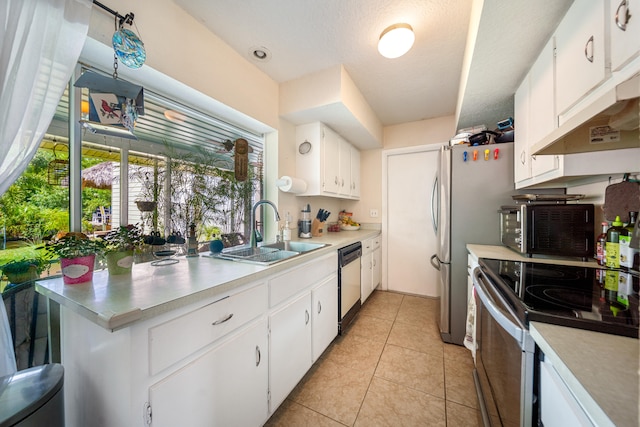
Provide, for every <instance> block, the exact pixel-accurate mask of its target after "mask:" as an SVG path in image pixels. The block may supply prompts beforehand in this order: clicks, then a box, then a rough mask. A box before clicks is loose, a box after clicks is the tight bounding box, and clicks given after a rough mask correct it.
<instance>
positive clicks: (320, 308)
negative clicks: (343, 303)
mask: <svg viewBox="0 0 640 427" xmlns="http://www.w3.org/2000/svg"><path fill="white" fill-rule="evenodd" d="M320 312H322V303H321V302H320V301H318V314H320Z"/></svg>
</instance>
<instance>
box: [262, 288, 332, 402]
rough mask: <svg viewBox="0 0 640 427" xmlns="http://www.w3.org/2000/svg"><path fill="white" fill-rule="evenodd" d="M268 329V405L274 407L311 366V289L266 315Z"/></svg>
mask: <svg viewBox="0 0 640 427" xmlns="http://www.w3.org/2000/svg"><path fill="white" fill-rule="evenodd" d="M336 319H337V314H336ZM269 330H270V333H269V337H270V338H269V378H270V379H271V381H270V383H269V388H270V391H271V405H270V409H271V411H273V410H274V409H275V408H277V407H278V406H279V405H280V404H281V403H282V402H283V401H284V399H285V398H286V397H287V395H288V394H289V393H291V391H292V390H293V388H294V387H295V386H296V384H297V383H298V381H300V380H301V379H302V377H303V376H304V374H305V373H306V372H307V371H308V370H309V368H310V367H311V293H310V292H307V293H305V294H303V295H302V296H300V297H298V298H297V299H295V300H293V301H292V302H291V303H289V304H287V305H286V306H284V307H283V308H281V309H280V310H278V311H275V312H274V313H273V314H272V315H271V316H269Z"/></svg>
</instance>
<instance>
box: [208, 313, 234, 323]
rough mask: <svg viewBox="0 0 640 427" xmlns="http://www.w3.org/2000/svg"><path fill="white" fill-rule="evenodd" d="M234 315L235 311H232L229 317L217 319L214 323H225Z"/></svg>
mask: <svg viewBox="0 0 640 427" xmlns="http://www.w3.org/2000/svg"><path fill="white" fill-rule="evenodd" d="M232 317H233V313H230V314H229V315H228V316H227V317H225V318H224V319H220V320H216V321H215V322H213V323H212V325H213V326H215V325H219V324H221V323H224V322H226V321H228V320H230V319H231V318H232Z"/></svg>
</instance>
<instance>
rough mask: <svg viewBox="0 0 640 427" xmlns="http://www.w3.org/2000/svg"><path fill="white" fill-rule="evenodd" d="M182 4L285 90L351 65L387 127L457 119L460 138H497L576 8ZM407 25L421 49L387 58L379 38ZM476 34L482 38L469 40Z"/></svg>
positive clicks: (193, 0) (513, 0)
mask: <svg viewBox="0 0 640 427" xmlns="http://www.w3.org/2000/svg"><path fill="white" fill-rule="evenodd" d="M174 1H175V3H176V4H177V5H179V6H180V7H182V8H183V9H184V10H186V11H187V13H189V14H191V15H192V16H194V17H196V19H198V20H200V21H201V22H203V24H204V25H205V26H207V27H208V28H209V29H210V30H211V31H212V32H213V33H214V34H216V35H217V36H218V37H220V38H221V39H223V40H224V41H225V42H226V43H227V44H228V45H230V46H231V47H232V48H233V49H235V50H236V51H237V52H238V53H239V54H241V55H243V56H244V57H245V58H248V59H249V60H253V59H251V55H250V52H252V51H253V49H254V48H256V47H261V46H263V47H266V48H267V49H268V50H269V51H270V52H271V58H270V60H269V61H267V62H258V61H254V63H255V64H256V66H257V67H258V68H259V69H261V70H262V71H264V72H265V73H266V74H267V75H269V76H270V77H271V78H273V79H274V80H275V81H277V82H279V83H282V82H286V81H289V80H292V79H296V78H299V77H302V76H305V75H308V74H311V73H314V72H317V71H320V70H324V69H327V68H329V67H332V66H335V65H337V64H342V65H344V67H345V69H346V70H347V72H348V73H349V75H350V76H351V78H352V79H353V81H354V82H355V84H356V86H357V87H358V89H359V90H360V91H361V92H362V94H363V96H364V98H365V100H366V101H367V103H368V104H369V106H370V107H371V108H372V109H373V111H374V112H375V114H376V115H377V117H378V119H379V120H380V122H381V123H382V124H383V125H384V126H388V125H394V124H400V123H406V122H412V121H416V120H422V119H429V118H434V117H440V116H446V115H452V114H455V115H456V118H457V122H456V125H457V127H458V128H462V127H468V126H473V125H479V124H486V125H487V126H488V127H489V128H493V127H495V123H496V122H497V121H498V120H501V119H504V118H506V117H508V116H510V115H512V114H513V94H514V92H515V89H516V88H517V86H518V85H519V83H520V82H521V81H522V78H523V77H524V75H525V73H526V70H527V69H528V68H529V67H530V65H531V64H532V63H533V61H534V60H535V57H536V56H537V53H538V52H539V51H540V50H541V49H542V46H543V45H544V43H545V42H546V41H547V40H548V39H549V37H550V35H551V33H552V31H553V29H554V28H555V26H556V25H557V23H558V22H559V20H560V19H561V17H562V16H563V15H564V13H565V12H566V10H567V9H568V7H569V6H570V5H571V3H572V2H573V0H536V1H531V0H510V1H505V0H304V1H302V0H269V1H267V0H242V1H237V0H174ZM477 5H479V6H480V7H481V13H479V14H478V15H477V16H479V21H478V20H476V21H475V22H471V21H472V20H471V18H472V6H473V7H476V6H477ZM398 22H406V23H409V24H410V25H411V26H412V27H413V29H414V32H415V34H416V42H415V44H414V46H413V48H412V49H411V50H410V51H409V52H408V53H407V54H406V55H405V56H403V57H400V58H397V59H387V58H384V57H382V56H381V55H380V54H379V53H378V52H377V49H376V45H377V41H378V38H379V35H380V33H381V32H382V31H383V30H384V29H385V28H386V27H387V26H389V25H391V24H394V23H398ZM470 24H471V27H472V28H477V31H475V30H474V31H473V32H472V37H469V38H467V36H468V34H469V27H470ZM467 40H469V43H468V45H467ZM465 49H467V50H468V52H467V56H468V59H467V62H466V63H464V64H463V61H464V58H465ZM470 53H471V54H470ZM463 68H466V69H468V76H469V77H468V79H465V80H464V81H463V82H462V83H461V75H463V73H462V70H463ZM459 92H461V93H460V94H459ZM458 98H460V101H459V100H458ZM458 104H459V105H458Z"/></svg>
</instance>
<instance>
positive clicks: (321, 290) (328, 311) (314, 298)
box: [311, 275, 338, 363]
mask: <svg viewBox="0 0 640 427" xmlns="http://www.w3.org/2000/svg"><path fill="white" fill-rule="evenodd" d="M311 310H312V311H311V337H312V345H311V348H312V360H311V362H312V363H315V361H316V360H318V358H319V357H320V355H322V353H323V352H324V351H325V350H326V349H327V347H329V344H331V342H332V341H333V340H334V339H335V337H336V336H338V321H337V319H338V277H337V276H335V275H334V276H331V277H329V278H327V279H326V280H324V281H323V282H322V283H320V284H319V285H318V286H316V287H314V288H313V290H312V291H311Z"/></svg>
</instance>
